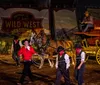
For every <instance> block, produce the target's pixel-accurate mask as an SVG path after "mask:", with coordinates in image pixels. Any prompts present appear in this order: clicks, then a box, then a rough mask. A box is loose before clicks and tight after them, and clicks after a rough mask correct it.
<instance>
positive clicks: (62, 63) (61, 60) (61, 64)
mask: <svg viewBox="0 0 100 85" xmlns="http://www.w3.org/2000/svg"><path fill="white" fill-rule="evenodd" d="M64 56H65V54H63V55H62V57H60V56H59V55H58V67H59V69H61V70H65V69H66V63H65V59H64Z"/></svg>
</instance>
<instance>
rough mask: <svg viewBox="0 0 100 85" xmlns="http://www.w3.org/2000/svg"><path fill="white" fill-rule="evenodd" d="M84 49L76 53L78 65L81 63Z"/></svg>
mask: <svg viewBox="0 0 100 85" xmlns="http://www.w3.org/2000/svg"><path fill="white" fill-rule="evenodd" d="M82 52H83V51H81V52H80V53H79V54H78V55H77V54H76V66H78V65H79V64H80V63H81V53H82Z"/></svg>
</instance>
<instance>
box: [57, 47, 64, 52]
mask: <svg viewBox="0 0 100 85" xmlns="http://www.w3.org/2000/svg"><path fill="white" fill-rule="evenodd" d="M62 50H65V49H64V48H63V47H62V46H59V47H58V48H57V52H58V53H59V52H60V51H62Z"/></svg>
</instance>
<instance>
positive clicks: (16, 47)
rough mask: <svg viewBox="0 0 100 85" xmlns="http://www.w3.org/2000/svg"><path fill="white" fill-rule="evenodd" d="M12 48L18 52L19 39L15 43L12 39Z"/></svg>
mask: <svg viewBox="0 0 100 85" xmlns="http://www.w3.org/2000/svg"><path fill="white" fill-rule="evenodd" d="M13 48H14V51H15V52H18V51H19V49H20V45H19V40H18V42H17V43H16V44H15V42H14V40H13Z"/></svg>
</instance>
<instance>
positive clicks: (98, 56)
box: [96, 49, 100, 64]
mask: <svg viewBox="0 0 100 85" xmlns="http://www.w3.org/2000/svg"><path fill="white" fill-rule="evenodd" d="M96 61H97V62H98V64H100V49H99V50H98V51H97V54H96Z"/></svg>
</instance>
